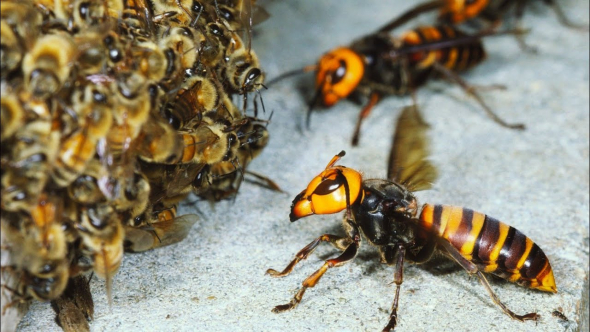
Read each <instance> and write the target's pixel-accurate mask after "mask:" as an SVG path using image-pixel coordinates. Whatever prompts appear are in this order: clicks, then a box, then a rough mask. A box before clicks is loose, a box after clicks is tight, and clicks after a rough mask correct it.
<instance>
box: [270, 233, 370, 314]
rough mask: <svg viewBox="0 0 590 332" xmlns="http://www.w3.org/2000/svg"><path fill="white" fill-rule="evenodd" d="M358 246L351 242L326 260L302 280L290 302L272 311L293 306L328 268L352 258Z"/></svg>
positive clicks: (275, 311) (283, 309)
mask: <svg viewBox="0 0 590 332" xmlns="http://www.w3.org/2000/svg"><path fill="white" fill-rule="evenodd" d="M358 248H359V242H353V243H352V244H350V245H349V246H348V247H347V248H346V250H344V252H343V253H342V254H341V255H340V256H338V257H336V258H334V259H329V260H327V261H326V262H325V263H324V265H322V267H321V268H320V269H319V270H317V271H315V272H314V273H313V274H312V275H310V276H309V277H307V279H305V280H304V281H303V287H301V288H300V289H299V291H297V294H295V297H293V299H292V300H291V302H289V303H287V304H282V305H278V306H276V307H274V309H272V312H274V313H279V312H283V311H286V310H290V309H293V308H295V307H296V306H297V305H298V304H299V302H301V298H302V297H303V294H304V293H305V291H306V290H307V289H308V288H310V287H314V286H315V285H316V284H317V283H318V281H320V278H321V277H322V276H323V275H324V273H326V271H328V269H329V268H333V267H338V266H341V265H343V264H346V263H348V262H350V261H351V260H353V259H354V257H355V256H356V254H357V251H358Z"/></svg>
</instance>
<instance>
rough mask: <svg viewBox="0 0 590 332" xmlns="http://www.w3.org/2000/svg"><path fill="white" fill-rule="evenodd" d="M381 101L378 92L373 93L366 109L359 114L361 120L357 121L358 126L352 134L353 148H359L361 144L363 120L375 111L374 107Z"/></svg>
mask: <svg viewBox="0 0 590 332" xmlns="http://www.w3.org/2000/svg"><path fill="white" fill-rule="evenodd" d="M380 100H381V96H380V95H379V94H378V93H376V92H373V93H371V97H370V99H369V103H368V104H367V105H365V107H363V109H362V110H361V112H360V113H359V118H358V120H357V121H356V126H355V128H354V132H353V134H352V145H353V146H357V145H358V144H359V136H360V134H361V123H362V122H363V120H364V119H365V118H366V117H367V116H369V114H370V113H371V111H372V110H373V107H374V106H375V105H377V103H378V102H379V101H380Z"/></svg>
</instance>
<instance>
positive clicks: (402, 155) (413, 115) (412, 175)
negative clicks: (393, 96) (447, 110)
mask: <svg viewBox="0 0 590 332" xmlns="http://www.w3.org/2000/svg"><path fill="white" fill-rule="evenodd" d="M428 127H429V126H428V124H427V123H426V122H424V120H423V119H422V117H421V115H420V112H419V110H418V107H417V106H416V105H412V106H407V107H405V108H404V110H403V111H402V113H401V115H400V117H399V118H398V120H397V126H396V128H395V133H394V136H393V146H392V148H391V152H390V155H389V166H388V173H387V178H389V179H390V180H393V181H395V182H398V183H400V184H403V185H404V186H406V187H407V188H408V189H409V190H411V191H420V190H425V189H430V188H431V187H432V184H433V182H434V181H435V180H436V178H437V173H438V172H437V170H436V168H435V167H434V165H433V164H431V163H430V161H428V160H427V158H428V156H429V153H430V151H429V150H430V147H429V142H428V138H427V135H426V130H427V129H428Z"/></svg>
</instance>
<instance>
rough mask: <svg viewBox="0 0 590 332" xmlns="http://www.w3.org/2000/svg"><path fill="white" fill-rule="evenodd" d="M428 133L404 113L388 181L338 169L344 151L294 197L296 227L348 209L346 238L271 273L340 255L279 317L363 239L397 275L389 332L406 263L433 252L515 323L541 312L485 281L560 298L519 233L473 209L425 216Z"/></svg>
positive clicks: (327, 237) (543, 260)
mask: <svg viewBox="0 0 590 332" xmlns="http://www.w3.org/2000/svg"><path fill="white" fill-rule="evenodd" d="M426 128H427V125H426V124H425V123H424V122H423V120H422V119H421V117H420V115H419V113H418V111H417V109H416V107H415V106H414V107H409V108H406V109H405V110H404V111H403V113H402V114H401V116H400V118H399V120H398V123H397V129H396V132H395V136H394V143H393V147H392V150H391V154H390V158H389V168H388V179H368V180H364V179H363V177H362V175H361V173H359V172H358V171H356V170H354V169H351V168H347V167H345V166H340V165H335V164H336V162H337V161H338V160H340V158H341V157H343V156H344V154H345V153H344V151H342V152H340V153H339V154H338V155H336V156H334V158H332V160H331V161H330V162H329V163H328V165H327V166H326V169H325V170H324V171H323V172H322V173H320V174H319V175H318V176H316V177H315V178H314V179H313V180H312V181H311V182H310V183H309V185H308V186H307V188H306V189H305V190H303V191H302V192H301V193H300V194H298V195H297V196H296V197H295V199H294V200H293V203H292V205H291V213H290V215H289V217H290V220H291V221H295V220H298V219H300V218H303V217H307V216H310V215H313V214H331V213H337V212H340V211H343V210H345V211H346V213H345V217H344V220H343V226H344V228H345V230H346V233H347V234H346V235H345V236H337V235H332V234H324V235H322V236H320V237H318V238H317V239H315V240H313V241H312V242H311V243H309V244H308V245H307V246H305V247H304V248H303V249H301V251H299V252H298V253H297V255H296V256H295V259H294V260H293V261H292V262H291V263H289V265H288V266H287V267H286V268H285V269H284V270H283V271H282V272H279V271H276V270H273V269H269V270H268V271H267V273H268V274H270V275H271V276H273V277H283V276H286V275H288V274H289V273H291V271H292V270H293V268H294V267H295V265H296V264H297V263H298V262H299V261H301V260H303V259H306V258H307V257H309V255H310V254H311V253H312V252H313V251H314V250H315V249H316V247H317V246H318V245H319V244H320V243H322V242H329V243H330V244H332V245H333V246H335V247H336V248H338V249H339V250H341V251H342V254H341V255H340V256H338V257H336V258H333V259H329V260H327V261H326V262H325V263H324V264H323V265H322V267H321V268H320V269H318V270H317V271H316V272H314V273H313V274H311V275H310V276H309V277H307V278H306V279H305V280H304V281H303V286H302V287H301V288H300V289H299V291H298V292H297V293H296V295H295V297H294V298H293V299H292V300H291V302H290V303H288V304H284V305H278V306H276V307H275V308H274V309H273V312H276V313H278V312H283V311H286V310H289V309H293V308H295V307H296V306H297V305H298V304H299V302H301V299H302V297H303V294H304V293H305V291H306V290H307V289H308V288H311V287H314V286H315V285H316V284H317V283H318V281H319V280H320V278H321V277H322V276H323V275H324V273H325V272H326V271H328V269H330V268H333V267H338V266H341V265H344V264H346V263H348V262H350V261H352V260H353V259H354V258H355V256H356V254H357V252H358V249H359V247H360V245H361V234H362V235H364V237H365V238H366V239H367V241H368V242H369V244H371V245H373V246H376V247H378V249H379V253H380V256H381V262H383V263H386V264H389V265H394V268H395V274H394V282H395V284H396V291H395V297H394V300H393V306H392V309H391V314H390V317H389V322H388V323H387V325H386V326H385V328H384V329H383V330H384V331H389V330H392V329H393V328H395V326H396V323H397V319H398V315H397V309H398V303H399V293H400V287H401V284H402V281H403V267H404V261H405V260H408V261H411V262H415V263H423V262H426V261H428V260H429V259H430V258H431V257H432V256H433V254H434V253H435V252H439V253H442V254H444V255H446V256H448V257H450V258H451V259H453V260H454V261H456V262H457V263H458V264H459V265H461V266H462V267H463V268H464V269H465V270H466V271H467V272H468V273H469V274H475V275H477V277H478V279H479V280H480V282H481V283H482V284H483V286H484V287H485V289H486V290H487V292H488V293H489V295H490V297H491V298H492V300H493V301H494V303H496V304H497V305H498V306H499V307H500V308H501V309H502V311H504V313H506V314H507V315H509V316H510V317H511V318H513V319H517V320H520V321H525V320H538V319H539V315H538V314H537V313H527V314H524V315H518V314H516V313H514V312H512V311H511V310H510V309H508V308H507V307H506V306H505V305H504V304H503V303H502V302H501V301H500V299H499V298H498V296H496V294H495V293H494V291H493V290H492V289H491V287H490V285H489V283H488V281H487V279H486V277H485V275H484V273H491V274H494V275H496V276H498V277H500V278H503V279H506V280H508V281H510V282H514V283H517V284H519V285H521V286H525V287H528V288H534V289H538V290H541V291H545V292H552V293H555V292H557V288H556V286H555V280H554V278H553V271H552V269H551V265H550V264H549V259H548V258H547V256H546V255H545V254H544V253H543V251H542V250H541V248H539V246H538V245H536V244H535V243H534V242H533V241H532V240H531V239H530V238H528V237H527V236H525V235H524V234H523V233H521V232H520V231H519V230H517V229H516V228H514V227H511V226H509V225H507V224H505V223H503V222H501V221H499V220H497V219H494V218H492V217H490V216H487V215H485V214H483V213H480V212H476V211H473V210H470V209H467V208H463V207H456V206H446V205H432V204H424V205H423V206H422V208H421V212H420V208H419V206H418V201H417V199H416V197H415V196H414V191H419V190H424V189H429V188H430V187H431V186H432V181H433V180H434V179H435V177H436V169H435V168H434V166H433V165H432V164H431V163H430V162H429V161H427V160H426V158H427V156H428V153H427V150H428V148H427V142H426V140H425V129H426ZM418 212H420V214H418Z"/></svg>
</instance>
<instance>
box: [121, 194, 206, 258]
mask: <svg viewBox="0 0 590 332" xmlns="http://www.w3.org/2000/svg"><path fill="white" fill-rule="evenodd" d="M152 214H153V215H155V218H153V219H152V220H151V222H148V225H147V226H144V227H140V228H137V227H129V226H127V228H126V230H125V251H128V252H142V251H147V250H151V249H155V248H159V247H164V246H168V245H171V244H175V243H178V242H180V241H182V240H184V238H186V236H187V235H188V232H189V231H190V229H191V227H192V226H193V224H194V223H195V222H196V221H197V220H198V217H197V215H196V214H187V215H183V216H180V217H177V216H176V206H175V205H173V206H171V207H169V208H161V209H160V211H154V212H152Z"/></svg>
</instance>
